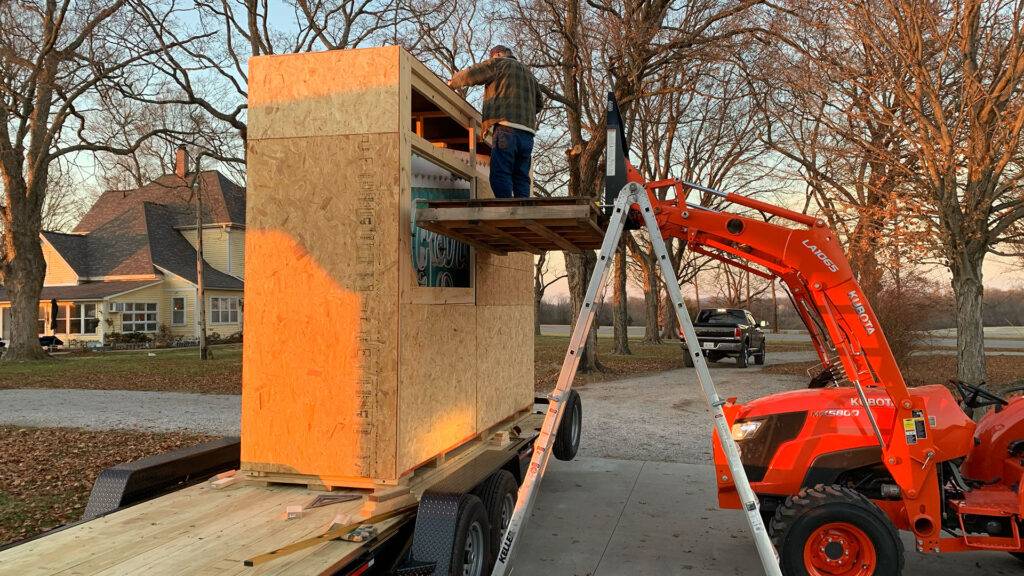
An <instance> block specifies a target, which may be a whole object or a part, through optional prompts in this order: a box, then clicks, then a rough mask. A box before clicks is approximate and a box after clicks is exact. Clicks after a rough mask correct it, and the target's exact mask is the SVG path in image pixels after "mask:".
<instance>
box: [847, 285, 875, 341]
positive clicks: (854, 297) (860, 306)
mask: <svg viewBox="0 0 1024 576" xmlns="http://www.w3.org/2000/svg"><path fill="white" fill-rule="evenodd" d="M847 296H849V297H850V305H852V306H853V311H854V312H856V313H857V317H858V318H860V323H861V324H863V325H864V330H865V331H867V333H868V334H874V333H875V323H874V322H872V321H871V317H870V316H868V311H867V308H865V307H864V303H863V302H861V301H860V294H857V291H856V290H850V292H849V293H848V294H847Z"/></svg>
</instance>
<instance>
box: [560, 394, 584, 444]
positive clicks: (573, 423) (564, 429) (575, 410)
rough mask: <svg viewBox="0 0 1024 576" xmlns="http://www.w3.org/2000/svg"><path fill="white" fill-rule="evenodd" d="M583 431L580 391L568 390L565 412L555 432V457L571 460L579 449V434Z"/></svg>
mask: <svg viewBox="0 0 1024 576" xmlns="http://www.w3.org/2000/svg"><path fill="white" fill-rule="evenodd" d="M582 432H583V402H582V401H581V400H580V393H579V392H577V391H575V390H570V391H569V399H568V400H567V401H566V402H565V414H562V422H561V423H560V424H559V425H558V432H557V433H556V434H555V450H554V455H555V458H558V459H559V460H572V459H573V458H575V457H576V451H577V450H579V449H580V435H581V434H582Z"/></svg>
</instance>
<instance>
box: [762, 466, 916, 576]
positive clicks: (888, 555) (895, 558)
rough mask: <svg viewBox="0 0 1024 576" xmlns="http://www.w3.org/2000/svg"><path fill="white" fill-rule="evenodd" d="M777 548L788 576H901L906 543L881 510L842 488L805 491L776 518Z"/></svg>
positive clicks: (791, 499)
mask: <svg viewBox="0 0 1024 576" xmlns="http://www.w3.org/2000/svg"><path fill="white" fill-rule="evenodd" d="M770 534H771V537H772V544H774V545H775V549H776V550H778V552H779V564H780V565H781V567H782V573H783V574H785V575H786V576H808V575H811V574H844V575H850V576H862V575H863V576H871V575H872V574H885V575H886V576H899V575H900V574H901V573H902V571H903V541H902V540H900V537H899V534H898V533H897V531H896V528H895V526H893V524H892V522H891V521H890V520H889V518H888V517H887V516H886V515H885V513H883V512H882V510H881V509H879V508H878V506H875V505H874V504H873V503H872V502H871V501H870V500H868V499H867V498H865V497H864V496H863V495H862V494H860V493H858V492H856V491H854V490H850V489H849V488H843V487H841V486H835V485H831V486H824V485H821V484H819V485H817V486H815V487H814V488H804V489H803V490H800V492H799V493H798V494H796V495H795V496H790V497H789V498H787V499H786V502H785V504H783V505H782V506H779V508H778V510H776V511H775V517H774V518H772V525H771V530H770Z"/></svg>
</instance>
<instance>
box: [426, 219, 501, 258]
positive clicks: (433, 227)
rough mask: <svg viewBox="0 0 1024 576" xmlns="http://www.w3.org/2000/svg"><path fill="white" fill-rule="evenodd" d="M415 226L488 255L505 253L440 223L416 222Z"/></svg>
mask: <svg viewBox="0 0 1024 576" xmlns="http://www.w3.org/2000/svg"><path fill="white" fill-rule="evenodd" d="M416 224H417V225H418V226H419V227H420V228H423V229H424V230H430V231H431V232H437V233H438V234H444V235H445V236H451V237H452V238H455V239H456V240H461V241H463V242H465V243H466V244H469V245H471V246H473V247H475V248H477V249H479V250H483V251H484V252H489V253H492V254H504V253H505V251H502V250H497V249H495V248H494V246H492V245H490V244H487V243H486V242H483V241H481V240H479V239H477V238H472V237H470V236H467V235H465V234H463V233H461V232H458V231H456V230H454V229H453V228H450V227H448V226H446V225H445V224H442V223H422V224H421V223H420V222H419V221H417V222H416Z"/></svg>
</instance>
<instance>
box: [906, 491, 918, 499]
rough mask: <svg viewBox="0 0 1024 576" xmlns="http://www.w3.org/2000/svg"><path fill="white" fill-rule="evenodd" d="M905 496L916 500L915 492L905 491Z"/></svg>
mask: <svg viewBox="0 0 1024 576" xmlns="http://www.w3.org/2000/svg"><path fill="white" fill-rule="evenodd" d="M907 496H908V497H910V498H917V490H907Z"/></svg>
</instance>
